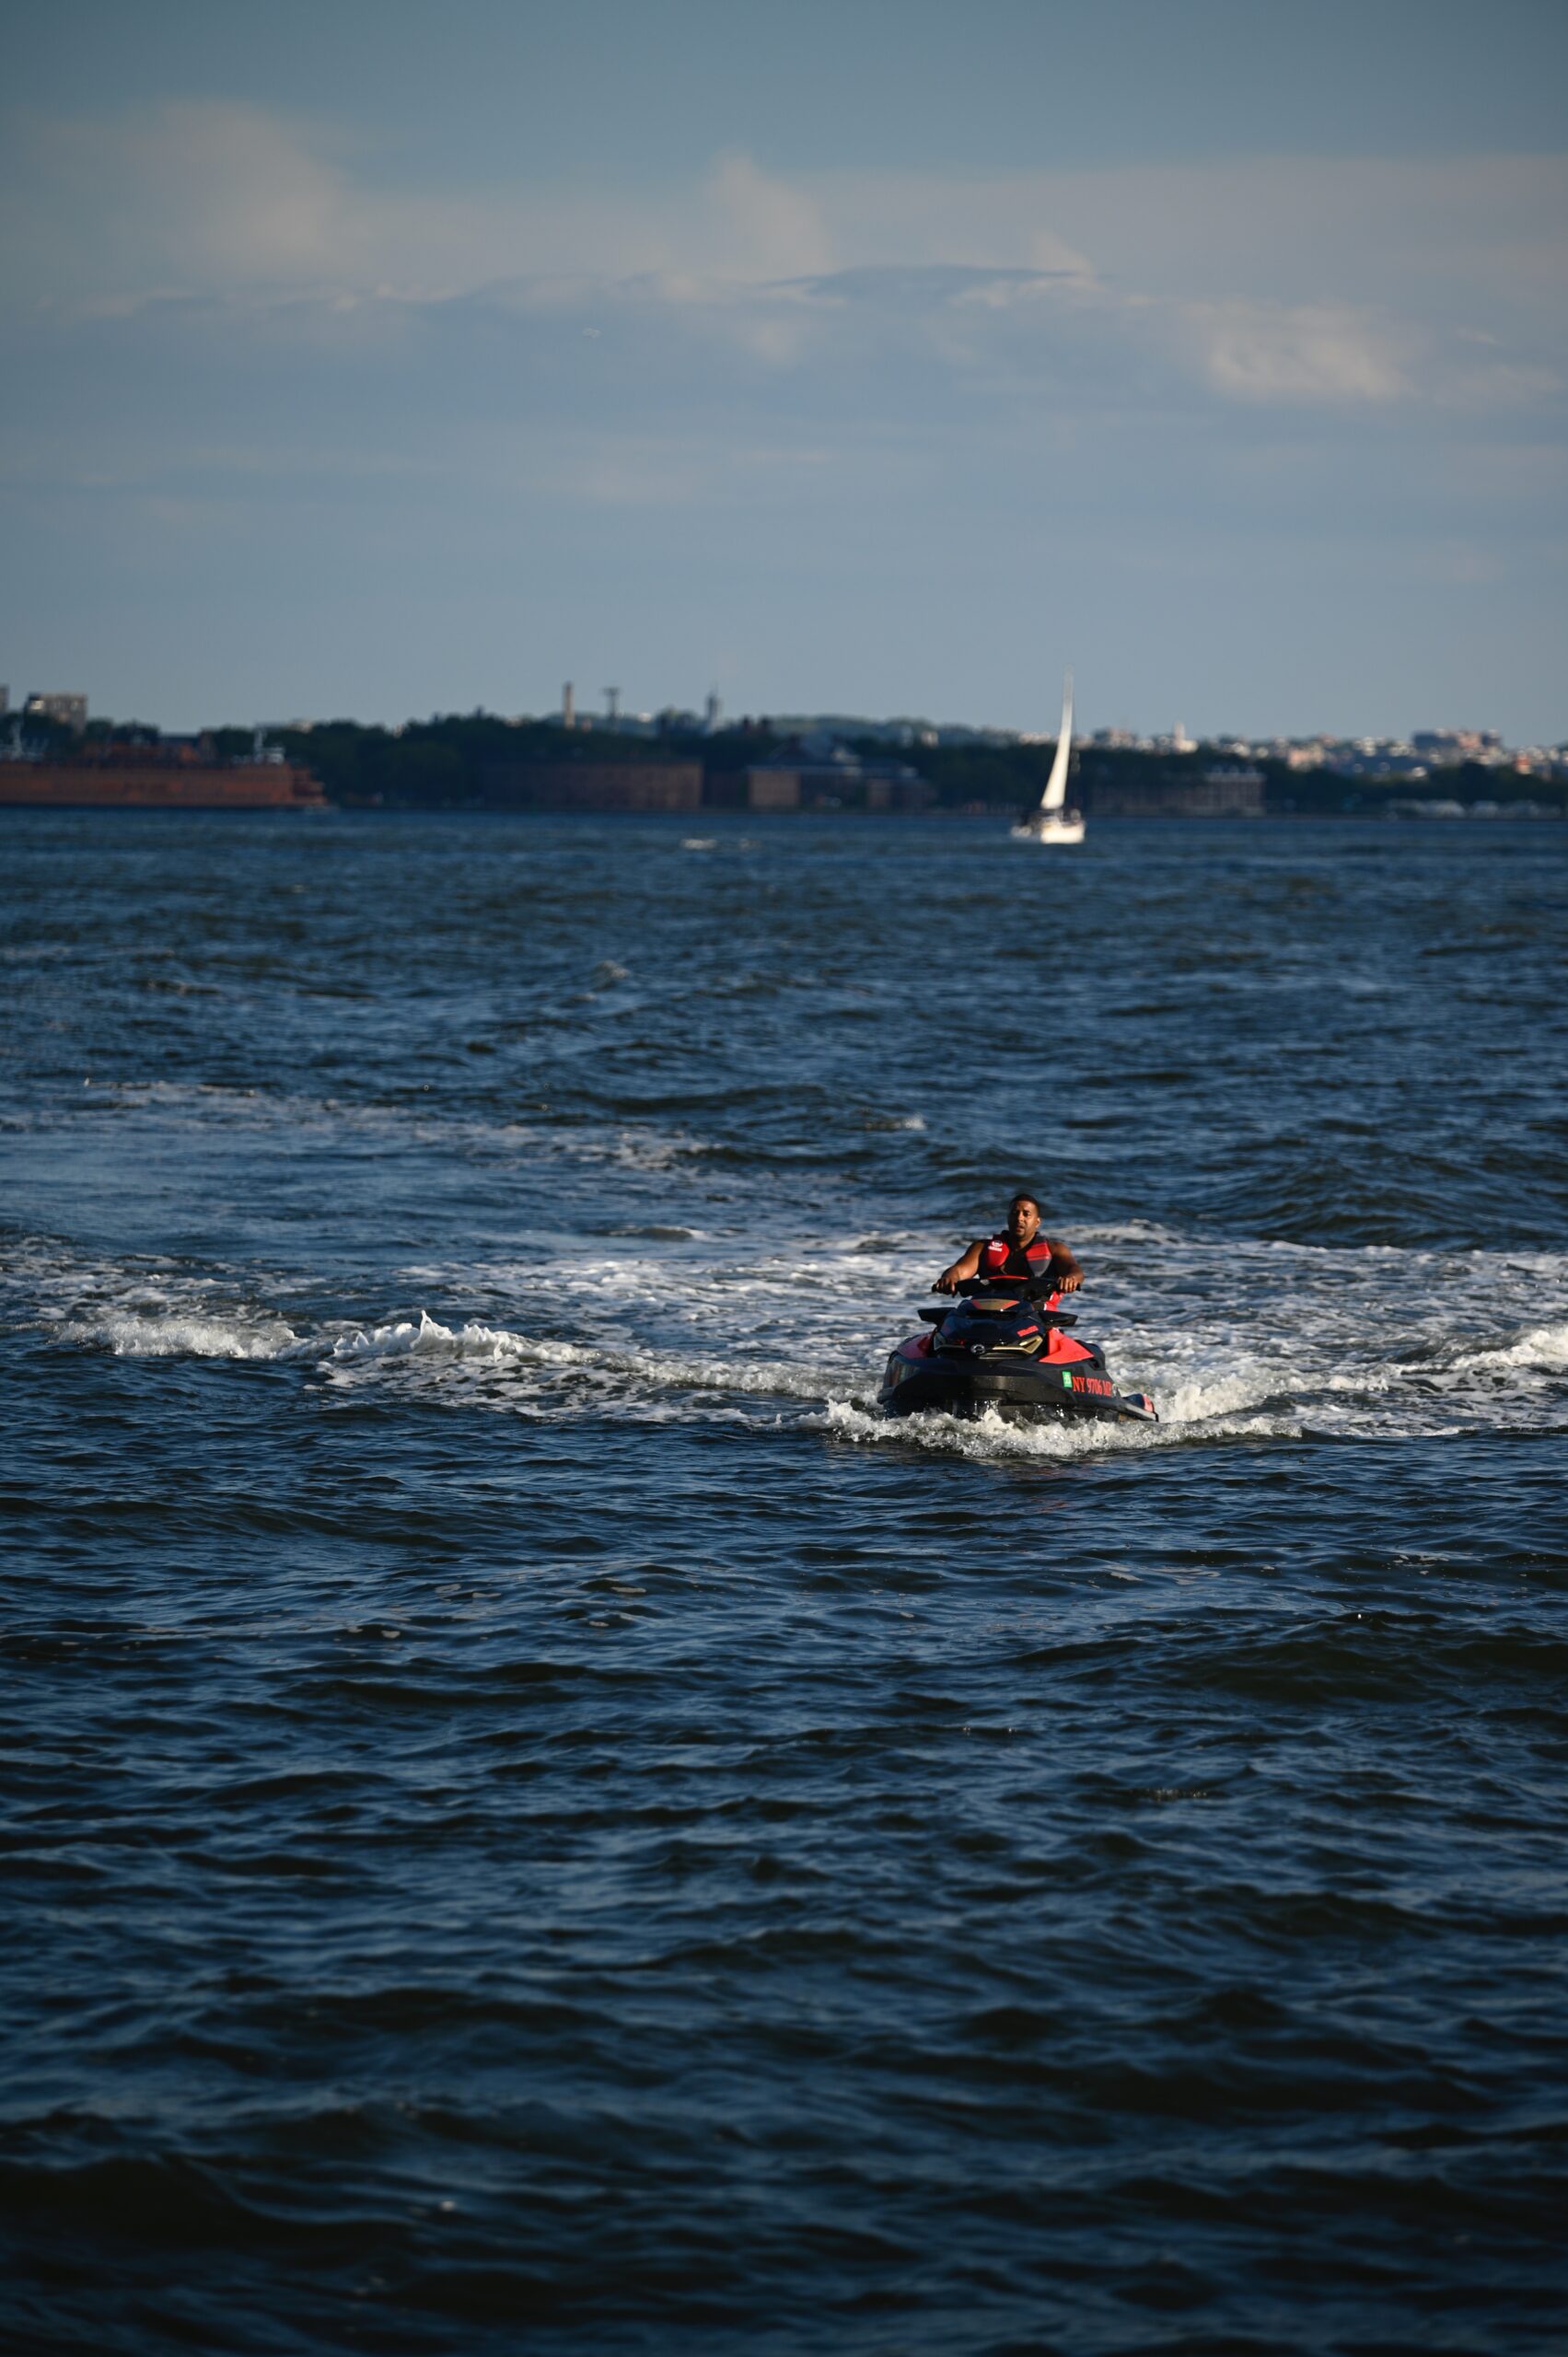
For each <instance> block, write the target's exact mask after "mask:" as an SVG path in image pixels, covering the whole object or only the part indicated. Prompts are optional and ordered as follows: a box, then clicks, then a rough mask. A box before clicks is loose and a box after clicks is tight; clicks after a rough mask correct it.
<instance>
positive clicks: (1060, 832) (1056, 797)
mask: <svg viewBox="0 0 1568 2357" xmlns="http://www.w3.org/2000/svg"><path fill="white" fill-rule="evenodd" d="M1072 761H1073V674H1072V672H1071V671H1069V672H1068V673H1067V676H1066V679H1065V680H1064V681H1063V689H1062V727H1061V730H1060V732H1059V734H1058V736H1057V739H1056V758H1055V760H1054V761H1052V762H1051V775H1050V776H1049V777H1048V778H1047V779H1046V781H1045V792H1044V793H1043V794H1042V795H1040V807H1039V809H1038V810H1031V811H1030V812H1029V815H1028V818H1027V819H1025V820H1024V821H1023V823H1022V824H1021V825H1020V826H1016V827H1015V828H1014V829H1013V839H1014V841H1015V842H1024V843H1081V842H1083V840H1084V814H1083V812H1082V811H1081V810H1069V809H1068V808H1067V807H1066V801H1067V772H1068V770H1069V769H1070V767H1071V766H1072Z"/></svg>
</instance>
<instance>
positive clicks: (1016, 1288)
mask: <svg viewBox="0 0 1568 2357" xmlns="http://www.w3.org/2000/svg"><path fill="white" fill-rule="evenodd" d="M953 1291H954V1293H955V1294H967V1295H970V1297H971V1298H972V1297H973V1296H974V1295H976V1294H981V1293H1005V1294H1011V1295H1012V1296H1013V1298H1014V1300H1015V1301H1032V1302H1036V1303H1039V1304H1041V1305H1043V1304H1044V1303H1046V1302H1048V1301H1049V1300H1050V1299H1051V1295H1052V1294H1053V1293H1058V1292H1060V1291H1061V1287H1060V1286H1058V1285H1053V1284H1052V1283H1051V1281H1050V1279H1049V1278H1048V1277H960V1278H959V1279H958V1283H957V1284H956V1285H955V1286H954V1287H953Z"/></svg>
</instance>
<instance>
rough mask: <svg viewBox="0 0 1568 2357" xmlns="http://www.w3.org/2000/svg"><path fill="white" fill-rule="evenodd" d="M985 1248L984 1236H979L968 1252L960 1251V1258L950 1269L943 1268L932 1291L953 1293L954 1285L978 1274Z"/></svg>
mask: <svg viewBox="0 0 1568 2357" xmlns="http://www.w3.org/2000/svg"><path fill="white" fill-rule="evenodd" d="M984 1249H985V1239H984V1237H976V1239H975V1241H974V1242H973V1243H972V1244H971V1245H970V1248H969V1250H968V1251H967V1252H960V1253H959V1255H958V1259H957V1260H955V1261H954V1263H953V1265H952V1267H951V1268H950V1269H944V1270H943V1271H942V1273H941V1275H940V1276H939V1277H938V1278H937V1280H936V1283H935V1285H934V1286H933V1287H932V1291H933V1292H934V1293H951V1292H952V1290H953V1288H954V1286H955V1285H961V1284H962V1283H963V1282H964V1280H965V1278H966V1277H973V1276H978V1274H979V1273H980V1256H981V1253H982V1252H983V1251H984Z"/></svg>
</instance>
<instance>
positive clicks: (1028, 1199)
mask: <svg viewBox="0 0 1568 2357" xmlns="http://www.w3.org/2000/svg"><path fill="white" fill-rule="evenodd" d="M1039 1232H1040V1204H1039V1202H1037V1201H1036V1199H1035V1197H1034V1196H1033V1195H1031V1194H1030V1193H1029V1192H1028V1189H1027V1188H1026V1189H1022V1190H1020V1191H1019V1192H1018V1193H1017V1194H1016V1195H1015V1196H1014V1197H1013V1200H1012V1202H1010V1203H1009V1204H1008V1206H1007V1233H1008V1235H1009V1236H1010V1237H1012V1239H1013V1241H1014V1243H1015V1244H1032V1243H1033V1242H1034V1239H1035V1237H1036V1236H1037V1235H1038V1234H1039Z"/></svg>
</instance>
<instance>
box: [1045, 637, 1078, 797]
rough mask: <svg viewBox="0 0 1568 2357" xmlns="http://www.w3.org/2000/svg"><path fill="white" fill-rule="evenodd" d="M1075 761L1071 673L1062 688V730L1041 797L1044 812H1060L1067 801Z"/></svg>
mask: <svg viewBox="0 0 1568 2357" xmlns="http://www.w3.org/2000/svg"><path fill="white" fill-rule="evenodd" d="M1072 759H1073V674H1072V672H1071V671H1069V672H1068V673H1067V676H1066V678H1065V679H1064V681H1063V688H1062V728H1061V733H1060V734H1059V736H1058V737H1057V739H1056V759H1055V760H1054V761H1052V762H1051V775H1050V776H1049V777H1048V778H1047V780H1046V782H1045V792H1044V793H1043V794H1042V795H1040V808H1041V809H1042V810H1060V809H1061V808H1062V807H1063V804H1064V803H1065V801H1066V799H1067V772H1068V768H1069V766H1070V765H1071V762H1072Z"/></svg>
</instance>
